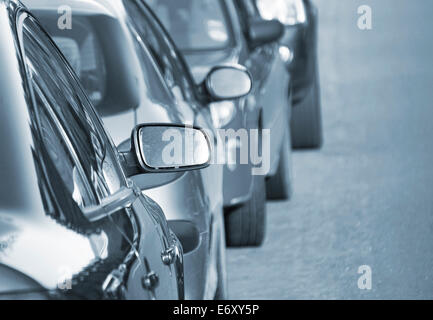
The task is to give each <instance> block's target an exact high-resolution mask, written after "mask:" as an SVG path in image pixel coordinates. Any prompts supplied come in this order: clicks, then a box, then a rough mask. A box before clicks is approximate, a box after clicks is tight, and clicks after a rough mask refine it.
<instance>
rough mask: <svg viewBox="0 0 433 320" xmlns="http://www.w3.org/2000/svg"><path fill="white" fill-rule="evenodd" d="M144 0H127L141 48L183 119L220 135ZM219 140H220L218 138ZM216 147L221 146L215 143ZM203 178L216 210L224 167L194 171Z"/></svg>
mask: <svg viewBox="0 0 433 320" xmlns="http://www.w3.org/2000/svg"><path fill="white" fill-rule="evenodd" d="M143 3H144V2H140V1H137V2H132V1H126V0H125V1H124V5H125V9H126V10H127V12H128V14H129V18H130V19H129V23H130V25H131V26H130V29H131V32H132V33H134V34H135V37H136V38H139V39H141V40H142V41H143V43H142V44H141V46H140V48H139V49H138V50H139V51H144V50H148V51H149V53H150V54H151V55H152V58H153V60H154V61H155V63H156V66H155V67H156V68H157V69H158V71H159V74H161V76H162V77H163V81H162V83H163V84H164V85H165V86H166V89H167V91H168V92H169V95H170V96H171V98H172V103H171V105H170V106H171V107H172V108H173V109H174V111H175V112H178V113H180V114H181V117H182V120H183V123H185V124H187V125H194V126H197V127H200V128H203V129H206V130H207V131H208V133H210V134H212V136H213V137H216V134H217V133H216V131H215V128H214V126H213V124H212V120H211V115H210V111H209V108H207V107H206V106H205V105H203V104H201V102H200V101H199V99H198V98H197V95H198V94H197V92H196V86H195V84H194V80H193V78H192V75H191V73H190V70H189V69H188V67H187V65H186V63H185V62H184V60H183V56H182V55H181V54H180V53H179V51H178V50H177V48H176V47H175V45H174V43H173V42H172V40H171V39H170V38H169V36H168V35H167V34H166V31H165V29H164V28H163V27H162V25H160V23H159V21H158V20H157V19H156V18H155V16H154V15H153V14H152V13H151V11H150V10H149V8H148V7H147V6H146V5H145V4H143ZM215 143H216V140H215ZM214 147H218V146H217V145H215V146H214ZM193 174H195V175H197V176H198V177H199V178H200V177H204V178H203V179H202V183H203V184H204V190H197V193H199V192H200V193H201V196H200V197H198V198H199V199H203V198H206V197H209V199H208V200H209V202H210V203H209V207H210V209H211V210H210V211H216V208H217V207H218V205H219V204H220V203H221V202H222V196H221V186H222V168H221V166H217V165H212V166H210V167H208V168H206V169H203V170H200V171H199V172H194V173H193Z"/></svg>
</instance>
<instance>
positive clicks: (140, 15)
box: [123, 0, 195, 102]
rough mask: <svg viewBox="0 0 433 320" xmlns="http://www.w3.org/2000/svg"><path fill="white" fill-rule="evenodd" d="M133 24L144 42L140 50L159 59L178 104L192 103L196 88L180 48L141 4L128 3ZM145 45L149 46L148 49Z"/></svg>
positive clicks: (158, 63)
mask: <svg viewBox="0 0 433 320" xmlns="http://www.w3.org/2000/svg"><path fill="white" fill-rule="evenodd" d="M123 3H124V5H125V8H126V10H127V12H128V15H129V17H130V20H129V21H130V25H131V28H132V29H133V32H136V33H137V34H138V36H139V38H140V41H141V44H140V46H141V48H139V50H148V51H149V52H150V54H151V55H152V57H153V59H154V60H155V62H156V64H157V66H158V68H159V70H160V72H161V74H162V76H163V78H164V81H165V83H166V85H167V86H168V87H169V89H170V91H171V93H172V94H173V95H174V96H175V97H176V98H177V100H178V102H182V101H191V100H192V99H193V93H194V92H195V91H194V90H195V87H194V84H193V80H192V78H191V76H190V74H189V70H188V69H187V68H186V67H185V66H184V65H183V64H182V62H181V61H180V59H181V57H180V56H179V55H178V52H177V49H176V48H175V47H173V45H172V44H171V43H170V42H169V39H168V38H165V35H164V30H163V29H161V28H160V26H159V25H158V23H157V22H156V20H154V19H153V17H148V16H147V15H146V14H145V10H146V8H145V7H144V6H143V5H142V4H140V3H137V2H133V1H129V0H125V1H124V2H123ZM143 46H146V48H144V47H143Z"/></svg>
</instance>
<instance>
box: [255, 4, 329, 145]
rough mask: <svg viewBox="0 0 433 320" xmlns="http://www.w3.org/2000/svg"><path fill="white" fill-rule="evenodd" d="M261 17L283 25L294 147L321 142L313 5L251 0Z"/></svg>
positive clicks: (283, 45) (315, 27)
mask: <svg viewBox="0 0 433 320" xmlns="http://www.w3.org/2000/svg"><path fill="white" fill-rule="evenodd" d="M255 1H256V3H257V6H258V9H259V12H260V13H261V16H262V17H263V18H264V19H269V20H272V19H278V20H279V21H280V22H282V23H283V24H284V25H285V26H286V32H285V35H284V37H283V38H282V39H281V41H280V43H281V45H282V49H281V50H283V51H284V52H285V53H286V54H287V55H288V59H287V66H288V70H289V72H290V74H291V75H292V92H293V107H294V108H293V111H292V118H291V131H292V145H293V147H294V148H297V149H302V148H313V149H316V148H320V147H321V146H322V144H323V133H322V113H321V99H320V79H319V66H318V60H317V41H318V36H317V25H318V13H317V8H316V7H315V6H314V4H313V3H312V1H311V0H255Z"/></svg>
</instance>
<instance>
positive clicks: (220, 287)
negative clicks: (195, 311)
mask: <svg viewBox="0 0 433 320" xmlns="http://www.w3.org/2000/svg"><path fill="white" fill-rule="evenodd" d="M222 229H223V230H219V238H220V241H219V244H218V263H217V273H218V284H217V289H216V293H215V300H227V299H228V297H229V294H228V282H227V267H226V265H227V263H226V239H225V231H224V224H222Z"/></svg>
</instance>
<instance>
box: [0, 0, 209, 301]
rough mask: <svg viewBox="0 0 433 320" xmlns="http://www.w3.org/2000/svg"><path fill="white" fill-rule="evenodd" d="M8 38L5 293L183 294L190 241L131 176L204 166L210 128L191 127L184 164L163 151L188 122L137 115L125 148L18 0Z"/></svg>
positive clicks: (3, 58) (4, 46) (2, 170)
mask: <svg viewBox="0 0 433 320" xmlns="http://www.w3.org/2000/svg"><path fill="white" fill-rule="evenodd" d="M0 38H1V46H0V70H1V73H0V84H1V85H0V97H1V99H0V148H1V150H2V157H1V158H0V299H50V298H57V299H182V298H183V297H184V279H183V256H182V246H181V244H180V242H179V241H178V239H177V237H176V236H175V235H174V233H173V232H172V231H171V230H170V229H169V227H168V224H167V222H166V220H165V216H164V213H163V212H162V210H161V208H160V207H159V206H158V205H157V204H156V203H155V202H154V201H152V200H151V199H150V198H148V197H146V196H143V195H142V194H141V192H140V190H139V188H138V187H137V186H136V185H135V183H134V182H132V180H130V179H129V178H128V176H130V175H131V173H134V172H142V173H145V172H153V173H159V172H166V171H170V172H176V171H181V170H186V169H191V170H192V169H200V168H203V167H206V166H207V165H208V164H209V161H210V160H209V157H210V142H209V140H208V139H207V136H206V135H205V134H204V133H203V132H202V131H200V130H198V129H191V130H192V132H193V133H194V134H195V135H196V139H194V143H193V144H192V147H193V148H200V150H202V153H201V154H202V158H201V160H200V161H199V160H192V161H181V162H179V163H176V165H175V167H176V168H168V167H165V166H164V165H163V163H161V161H160V160H159V159H158V157H157V156H155V155H159V154H161V149H162V148H163V147H164V145H165V144H164V143H163V141H162V135H163V134H164V132H166V131H167V130H177V131H178V132H179V134H180V135H181V136H184V135H185V134H186V133H185V130H186V129H185V128H184V127H173V126H172V127H166V126H161V125H140V126H137V127H136V128H135V129H134V130H133V131H132V136H133V137H135V138H134V143H133V144H132V146H131V150H130V151H127V152H122V153H119V152H118V151H117V150H116V148H115V147H114V145H113V143H112V141H111V138H109V136H108V135H107V133H106V132H105V130H104V127H103V125H102V122H101V120H100V118H99V117H98V116H97V114H96V111H95V110H94V108H93V107H92V105H91V103H90V101H89V99H88V98H87V96H86V94H85V93H84V91H83V89H82V88H81V86H80V84H79V83H78V81H77V78H76V76H75V74H74V72H73V71H72V69H71V67H70V66H69V65H68V64H67V62H66V60H65V58H64V57H63V56H62V54H61V53H60V51H59V50H58V49H57V47H56V46H55V44H54V42H53V41H52V40H51V38H49V36H48V35H47V33H46V32H45V31H44V30H43V29H42V28H41V27H40V25H39V24H38V22H37V21H36V19H35V18H34V17H33V16H32V15H31V14H30V13H29V12H28V11H27V10H26V9H25V8H24V7H23V6H22V5H21V4H20V3H19V2H16V1H13V0H0ZM206 158H207V159H206ZM149 179H151V175H149Z"/></svg>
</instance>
